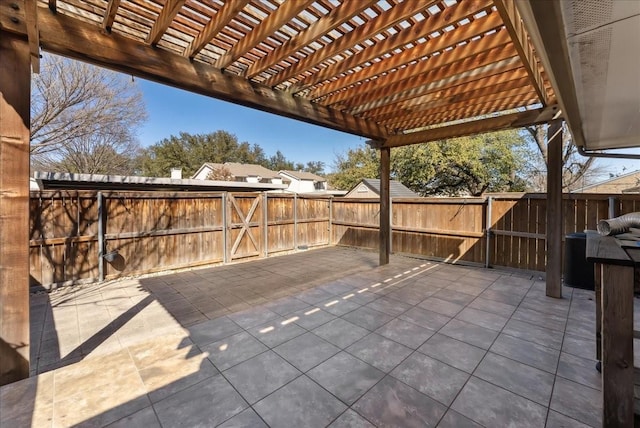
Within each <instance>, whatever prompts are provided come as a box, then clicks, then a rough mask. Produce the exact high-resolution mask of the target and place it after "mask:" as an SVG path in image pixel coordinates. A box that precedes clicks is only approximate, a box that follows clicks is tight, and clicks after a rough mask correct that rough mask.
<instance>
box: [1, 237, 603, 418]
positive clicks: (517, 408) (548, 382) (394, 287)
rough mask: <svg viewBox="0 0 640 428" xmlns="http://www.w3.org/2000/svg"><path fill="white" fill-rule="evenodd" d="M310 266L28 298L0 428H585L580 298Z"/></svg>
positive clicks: (420, 273) (402, 265)
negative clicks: (24, 355) (21, 361)
mask: <svg viewBox="0 0 640 428" xmlns="http://www.w3.org/2000/svg"><path fill="white" fill-rule="evenodd" d="M377 257H378V256H377V253H373V252H366V251H358V250H354V249H348V248H339V247H333V248H324V249H317V250H312V251H307V252H302V253H298V254H293V255H287V256H281V257H273V258H269V259H264V260H259V261H254V262H247V263H241V264H235V265H227V266H220V267H213V268H205V269H198V270H192V271H186V272H181V273H175V274H170V275H164V276H154V277H149V278H140V279H134V280H132V279H129V280H121V281H114V282H110V283H106V284H93V285H85V286H77V287H73V288H66V289H61V290H59V291H57V292H54V293H51V294H36V295H33V296H32V302H31V310H32V338H33V346H32V367H33V369H32V370H33V373H32V374H33V376H32V377H30V378H29V379H26V380H24V381H20V382H17V383H14V384H11V385H7V386H5V387H2V388H0V426H1V427H2V428H5V427H14V426H15V427H24V426H36V427H45V426H55V427H58V426H111V427H144V428H152V427H195V426H203V427H214V426H221V427H264V426H272V427H296V428H297V427H325V426H330V427H333V428H335V427H371V426H379V427H435V426H438V427H477V426H485V427H507V426H512V427H544V426H547V427H584V426H594V427H595V426H600V413H601V404H600V400H601V399H600V392H599V388H600V378H599V376H598V373H597V372H596V371H595V369H594V366H595V361H594V355H595V342H594V334H593V331H594V319H595V311H594V301H593V292H588V291H582V290H573V289H571V288H565V289H564V296H565V298H564V299H562V300H556V299H550V298H547V297H545V296H544V287H545V284H544V282H543V281H541V280H539V278H538V277H537V276H536V277H531V276H527V275H522V274H515V273H512V272H506V271H499V270H486V269H480V268H470V267H460V266H452V265H446V264H439V263H434V262H427V261H423V260H418V259H413V258H408V257H399V256H392V259H391V263H390V265H388V266H385V267H382V268H380V267H377Z"/></svg>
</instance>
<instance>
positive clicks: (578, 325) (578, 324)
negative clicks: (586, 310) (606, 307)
mask: <svg viewBox="0 0 640 428" xmlns="http://www.w3.org/2000/svg"><path fill="white" fill-rule="evenodd" d="M594 313H595V311H594ZM566 333H567V334H570V335H572V336H579V337H584V338H585V339H593V338H595V337H596V325H595V321H583V320H576V319H573V318H569V319H568V320H567V328H566Z"/></svg>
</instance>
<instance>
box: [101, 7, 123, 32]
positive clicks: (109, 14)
mask: <svg viewBox="0 0 640 428" xmlns="http://www.w3.org/2000/svg"><path fill="white" fill-rule="evenodd" d="M119 7H120V0H109V2H108V3H107V7H106V9H105V11H104V18H103V19H102V28H104V29H105V30H107V31H108V32H111V27H113V22H114V21H115V19H116V14H117V13H118V8H119Z"/></svg>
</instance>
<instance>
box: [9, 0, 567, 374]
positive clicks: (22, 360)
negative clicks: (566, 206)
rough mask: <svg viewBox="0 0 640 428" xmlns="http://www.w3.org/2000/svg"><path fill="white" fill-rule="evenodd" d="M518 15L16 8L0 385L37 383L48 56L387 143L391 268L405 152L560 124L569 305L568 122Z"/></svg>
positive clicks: (221, 7)
mask: <svg viewBox="0 0 640 428" xmlns="http://www.w3.org/2000/svg"><path fill="white" fill-rule="evenodd" d="M516 3H517V2H515V1H514V0H458V1H457V2H456V1H454V0H444V1H441V0H405V1H403V2H401V1H399V0H226V1H224V0H108V1H105V0H40V1H37V0H0V95H1V97H0V219H1V222H0V302H1V304H0V384H3V383H7V382H9V381H13V380H16V379H19V378H22V377H26V376H28V374H29V296H28V287H29V285H28V284H29V267H28V251H29V243H28V239H29V219H28V216H27V215H26V213H28V198H29V183H28V175H29V121H30V119H29V110H30V83H31V73H32V71H33V72H38V69H39V58H40V49H43V50H46V51H48V52H51V53H55V54H59V55H64V56H67V57H70V58H74V59H77V60H80V61H86V62H89V63H92V64H95V65H98V66H102V67H106V68H109V69H113V70H116V71H120V72H123V73H127V74H131V75H133V76H138V77H141V78H145V79H149V80H153V81H156V82H160V83H164V84H167V85H171V86H175V87H178V88H181V89H185V90H188V91H191V92H195V93H199V94H202V95H206V96H210V97H214V98H218V99H222V100H226V101H230V102H233V103H237V104H241V105H244V106H248V107H252V108H256V109H260V110H263V111H267V112H270V113H274V114H278V115H282V116H286V117H290V118H294V119H298V120H302V121H305V122H309V123H312V124H316V125H320V126H324V127H328V128H332V129H336V130H340V131H344V132H348V133H351V134H355V135H359V136H363V137H366V138H368V139H371V140H372V144H374V145H375V147H377V148H378V149H379V150H380V152H381V178H382V181H381V183H382V185H381V190H382V197H381V204H380V263H382V264H385V263H388V260H389V250H390V233H389V231H390V223H389V159H390V150H391V148H393V147H399V146H404V145H409V144H416V143H424V142H429V141H435V140H442V139H446V138H452V137H459V136H465V135H470V134H477V133H482V132H489V131H497V130H501V129H510V128H518V127H522V126H527V125H533V124H540V123H548V122H551V123H552V127H551V131H550V135H551V136H552V138H551V140H550V141H549V145H550V150H549V157H550V158H549V180H548V186H549V188H548V197H549V205H548V207H549V208H548V213H547V215H548V222H547V224H548V227H547V237H548V240H547V242H548V267H547V294H548V295H550V296H554V297H561V262H560V256H561V238H562V236H561V233H562V230H561V225H562V221H561V197H562V195H561V177H560V175H561V164H560V157H561V153H560V150H561V135H560V133H561V131H560V130H561V127H560V123H561V122H560V121H561V116H562V113H561V110H562V109H561V106H560V105H559V104H558V100H557V99H556V94H555V92H554V89H553V87H552V85H551V83H550V82H551V81H552V80H551V79H550V78H549V76H548V73H547V71H546V70H545V68H544V67H543V63H542V58H543V56H541V55H540V54H539V52H538V51H537V50H536V48H535V47H534V44H533V43H532V37H530V35H529V33H528V31H527V28H530V26H527V25H525V24H527V22H525V21H523V19H522V17H521V12H520V10H519V7H520V5H517V4H516ZM522 3H529V2H522ZM516 6H518V7H516Z"/></svg>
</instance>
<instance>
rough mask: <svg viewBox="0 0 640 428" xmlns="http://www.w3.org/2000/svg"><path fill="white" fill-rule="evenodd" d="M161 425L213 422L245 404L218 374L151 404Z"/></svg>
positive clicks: (223, 419)
mask: <svg viewBox="0 0 640 428" xmlns="http://www.w3.org/2000/svg"><path fill="white" fill-rule="evenodd" d="M153 407H154V409H155V411H156V414H157V415H158V419H160V423H162V425H163V426H193V427H195V426H215V425H218V424H220V423H222V422H224V421H226V420H227V419H229V418H230V417H232V416H234V415H236V414H238V413H240V412H241V411H242V410H244V409H246V408H247V407H248V405H247V403H246V402H245V401H244V400H243V399H242V397H240V395H239V394H238V393H237V392H236V391H235V390H234V389H233V387H232V386H231V385H229V383H228V382H227V381H226V380H225V379H224V378H223V377H222V376H221V375H217V376H215V377H213V378H211V379H207V380H205V381H203V382H200V383H198V384H196V385H194V386H192V387H190V388H188V389H185V390H184V391H180V392H178V393H177V394H174V395H172V396H170V397H168V398H166V399H164V400H162V401H160V402H158V403H156V404H154V405H153Z"/></svg>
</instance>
